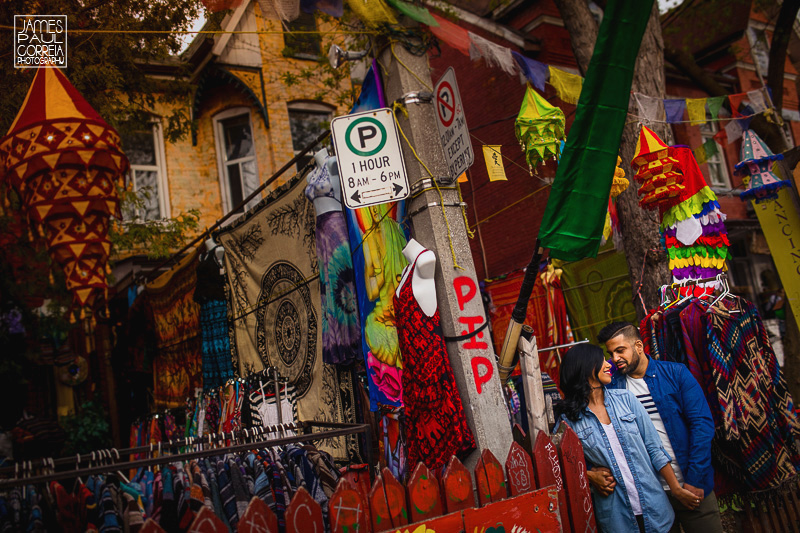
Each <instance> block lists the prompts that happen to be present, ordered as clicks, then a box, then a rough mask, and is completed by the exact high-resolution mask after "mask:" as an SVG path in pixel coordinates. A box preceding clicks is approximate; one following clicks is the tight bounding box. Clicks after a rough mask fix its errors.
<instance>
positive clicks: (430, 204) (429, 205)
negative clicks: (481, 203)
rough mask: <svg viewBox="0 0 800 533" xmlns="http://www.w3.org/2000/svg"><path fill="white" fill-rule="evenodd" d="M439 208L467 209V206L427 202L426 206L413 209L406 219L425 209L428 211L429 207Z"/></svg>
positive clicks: (455, 203)
mask: <svg viewBox="0 0 800 533" xmlns="http://www.w3.org/2000/svg"><path fill="white" fill-rule="evenodd" d="M439 206H444V207H467V204H466V202H445V203H443V204H440V203H439V202H428V204H427V205H421V206H419V207H418V208H416V209H414V210H413V211H412V212H410V213H409V214H408V217H409V218H411V217H413V216H414V215H416V214H417V213H421V212H423V211H424V210H426V209H430V208H431V207H439Z"/></svg>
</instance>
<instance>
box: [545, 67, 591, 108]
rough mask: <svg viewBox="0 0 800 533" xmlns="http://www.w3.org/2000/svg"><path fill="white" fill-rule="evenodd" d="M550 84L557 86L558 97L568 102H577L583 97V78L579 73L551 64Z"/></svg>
mask: <svg viewBox="0 0 800 533" xmlns="http://www.w3.org/2000/svg"><path fill="white" fill-rule="evenodd" d="M550 85H552V86H553V87H555V89H556V92H557V93H558V97H559V98H561V99H562V100H563V101H565V102H567V103H568V104H577V103H578V99H579V98H580V97H581V89H582V88H583V78H581V77H580V76H578V75H577V74H570V73H569V72H567V71H564V70H561V69H558V68H555V67H554V66H552V65H551V66H550Z"/></svg>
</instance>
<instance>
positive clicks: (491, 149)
mask: <svg viewBox="0 0 800 533" xmlns="http://www.w3.org/2000/svg"><path fill="white" fill-rule="evenodd" d="M483 159H485V160H486V172H488V173H489V181H507V180H508V178H506V169H505V168H504V167H503V156H502V155H501V154H500V145H488V144H484V145H483Z"/></svg>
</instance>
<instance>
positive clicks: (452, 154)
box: [433, 67, 475, 180]
mask: <svg viewBox="0 0 800 533" xmlns="http://www.w3.org/2000/svg"><path fill="white" fill-rule="evenodd" d="M433 94H434V98H435V102H434V104H435V106H436V126H437V127H438V128H439V138H440V139H441V141H442V148H444V156H445V158H446V159H447V167H448V173H449V174H450V179H452V180H455V179H457V178H458V177H459V176H460V175H461V174H463V173H464V172H465V171H466V170H467V169H468V168H469V167H471V166H472V163H474V162H475V153H474V152H473V151H472V141H471V140H470V138H469V128H467V119H466V117H465V116H464V108H463V107H462V105H461V95H460V94H458V83H456V73H455V71H454V70H453V67H450V68H449V69H447V72H445V73H444V76H442V77H441V78H440V79H439V81H438V82H436V87H434V89H433Z"/></svg>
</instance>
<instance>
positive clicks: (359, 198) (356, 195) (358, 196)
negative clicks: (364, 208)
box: [350, 191, 361, 204]
mask: <svg viewBox="0 0 800 533" xmlns="http://www.w3.org/2000/svg"><path fill="white" fill-rule="evenodd" d="M350 198H351V199H353V200H355V201H356V202H358V203H359V204H360V203H361V194H359V192H358V191H356V192H354V193H353V195H352V196H351V197H350Z"/></svg>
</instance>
